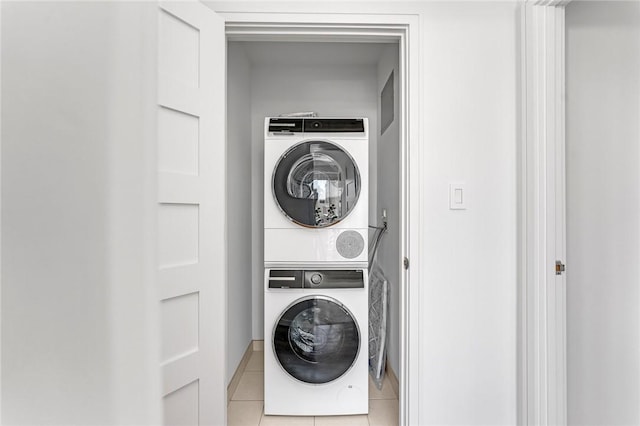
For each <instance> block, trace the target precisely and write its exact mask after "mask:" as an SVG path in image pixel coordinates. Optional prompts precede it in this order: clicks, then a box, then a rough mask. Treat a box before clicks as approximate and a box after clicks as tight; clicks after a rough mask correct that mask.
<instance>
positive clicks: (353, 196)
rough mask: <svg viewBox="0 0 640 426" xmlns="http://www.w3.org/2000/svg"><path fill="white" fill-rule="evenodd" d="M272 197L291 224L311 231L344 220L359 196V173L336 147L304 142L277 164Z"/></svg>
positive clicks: (293, 148) (325, 143)
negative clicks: (308, 228) (305, 227)
mask: <svg viewBox="0 0 640 426" xmlns="http://www.w3.org/2000/svg"><path fill="white" fill-rule="evenodd" d="M273 193H274V196H275V199H276V202H277V204H278V206H279V207H280V209H281V210H282V212H283V213H284V214H285V215H286V216H287V217H288V218H289V219H290V220H292V221H293V222H295V223H297V224H299V225H303V226H309V227H314V228H322V227H326V226H331V225H333V224H335V223H337V222H339V221H340V220H342V219H344V218H345V217H346V216H347V215H348V214H349V213H350V212H351V211H352V210H353V208H354V207H355V205H356V203H357V201H358V197H359V195H360V173H359V172H358V167H357V166H356V164H355V162H354V160H353V159H352V158H351V156H350V155H349V154H348V153H347V152H345V151H344V150H343V149H342V148H340V147H339V146H338V145H336V144H333V143H331V142H326V141H306V142H302V143H300V144H298V145H295V146H293V147H292V148H291V149H289V150H288V151H287V152H286V153H285V154H284V155H283V156H282V157H280V160H279V161H278V163H277V164H276V167H275V170H274V173H273Z"/></svg>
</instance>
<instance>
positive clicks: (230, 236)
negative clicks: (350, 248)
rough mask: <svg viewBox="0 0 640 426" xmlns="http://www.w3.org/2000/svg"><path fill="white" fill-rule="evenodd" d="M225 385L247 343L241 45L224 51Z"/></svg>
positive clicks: (247, 185)
mask: <svg viewBox="0 0 640 426" xmlns="http://www.w3.org/2000/svg"><path fill="white" fill-rule="evenodd" d="M227 70H228V71H227V159H226V161H227V259H228V286H227V321H228V330H229V331H228V333H227V382H228V381H229V380H231V378H232V376H233V373H234V372H235V370H236V368H237V367H238V364H239V363H240V361H241V359H242V356H243V355H244V352H245V351H246V349H247V346H248V345H249V343H250V342H251V339H252V317H253V315H254V314H253V310H252V303H251V297H252V289H253V285H252V276H251V273H252V268H251V266H250V265H251V264H252V256H251V250H252V247H251V217H252V210H251V179H252V175H253V174H254V173H255V171H254V170H253V169H252V168H251V167H249V166H248V165H250V164H251V147H252V144H251V123H250V122H249V120H248V117H249V116H250V113H251V84H250V83H251V75H250V64H249V59H248V58H247V55H246V53H245V52H244V48H243V46H242V45H240V44H238V43H229V44H228V48H227Z"/></svg>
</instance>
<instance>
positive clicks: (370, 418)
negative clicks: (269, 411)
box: [227, 351, 398, 426]
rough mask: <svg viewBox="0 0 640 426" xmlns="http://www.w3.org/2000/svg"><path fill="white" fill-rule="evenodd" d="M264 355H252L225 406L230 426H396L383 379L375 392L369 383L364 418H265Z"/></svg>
mask: <svg viewBox="0 0 640 426" xmlns="http://www.w3.org/2000/svg"><path fill="white" fill-rule="evenodd" d="M263 411H264V352H261V351H258V352H254V353H253V354H251V359H250V360H249V363H248V364H247V367H246V368H245V371H244V373H243V374H242V377H241V378H240V383H239V384H238V388H237V389H236V391H235V393H234V394H233V396H232V397H231V402H229V405H228V406H227V422H228V425H229V426H397V425H398V397H397V395H396V394H395V392H394V391H393V388H392V387H391V384H390V383H389V381H388V379H387V378H386V377H385V380H384V382H383V383H382V389H381V390H378V389H377V388H376V387H375V385H374V384H373V382H372V381H371V380H369V415H367V416H318V417H294V416H265V415H264V412H263Z"/></svg>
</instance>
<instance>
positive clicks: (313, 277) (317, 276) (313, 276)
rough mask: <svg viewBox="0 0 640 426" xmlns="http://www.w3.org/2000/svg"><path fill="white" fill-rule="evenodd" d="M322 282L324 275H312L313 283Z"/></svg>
mask: <svg viewBox="0 0 640 426" xmlns="http://www.w3.org/2000/svg"><path fill="white" fill-rule="evenodd" d="M321 282H322V275H320V274H313V275H311V284H315V285H318V284H320V283H321Z"/></svg>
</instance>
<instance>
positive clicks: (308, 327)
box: [273, 296, 360, 384]
mask: <svg viewBox="0 0 640 426" xmlns="http://www.w3.org/2000/svg"><path fill="white" fill-rule="evenodd" d="M273 348H274V351H275V355H276V358H277V359H278V362H279V363H280V365H281V366H282V368H284V370H285V371H286V372H287V373H289V374H290V375H291V376H292V377H293V378H295V379H297V380H300V381H302V382H305V383H312V384H321V383H328V382H331V381H332V380H335V379H337V378H338V377H340V376H342V375H343V374H344V373H346V372H347V371H348V370H349V369H350V368H351V366H352V365H353V363H354V362H355V361H356V358H357V356H358V351H359V350H360V332H359V330H358V324H357V323H356V321H355V319H354V318H353V317H352V315H351V313H350V312H349V311H348V310H347V309H346V308H345V307H344V306H342V305H341V304H340V303H338V301H336V300H334V299H331V298H329V297H323V296H312V297H309V298H304V299H301V300H298V301H296V302H295V303H293V305H291V306H290V307H289V308H287V310H286V311H285V312H284V313H283V314H282V315H281V316H280V319H279V320H278V322H277V323H276V326H275V329H274V333H273Z"/></svg>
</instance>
